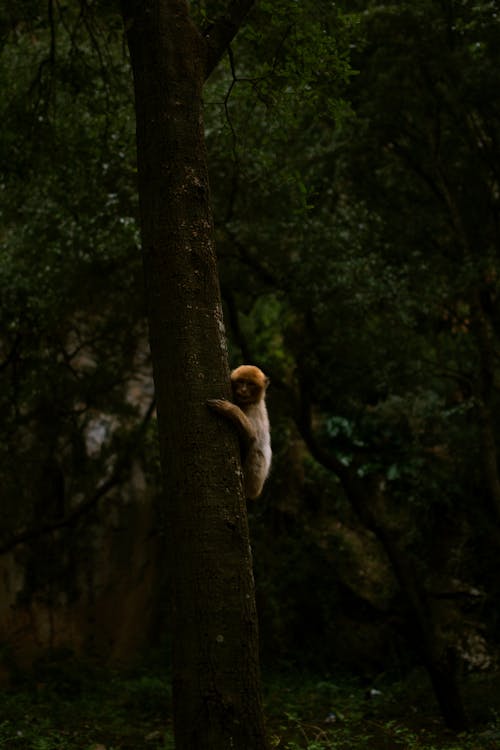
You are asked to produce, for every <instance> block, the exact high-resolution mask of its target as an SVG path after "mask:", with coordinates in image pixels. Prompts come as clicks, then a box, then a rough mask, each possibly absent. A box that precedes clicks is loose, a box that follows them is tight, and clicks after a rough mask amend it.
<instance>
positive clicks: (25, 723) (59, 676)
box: [0, 662, 500, 750]
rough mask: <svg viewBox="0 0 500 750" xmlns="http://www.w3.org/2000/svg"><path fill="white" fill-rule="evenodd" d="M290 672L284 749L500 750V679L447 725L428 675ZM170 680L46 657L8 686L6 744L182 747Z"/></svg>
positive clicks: (276, 723)
mask: <svg viewBox="0 0 500 750" xmlns="http://www.w3.org/2000/svg"><path fill="white" fill-rule="evenodd" d="M377 687H378V688H379V689H378V690H373V689H368V690H367V689H366V687H362V686H361V685H360V684H359V683H357V682H356V681H354V680H349V679H344V680H342V681H335V680H319V679H314V678H310V677H309V678H300V679H299V678H298V677H297V676H291V677H290V676H287V677H281V678H279V679H273V680H268V681H266V685H265V701H266V712H267V717H268V726H269V737H270V744H271V747H272V748H278V749H279V750H500V719H499V718H498V716H497V715H496V714H495V712H494V706H495V703H496V701H495V700H494V698H495V696H497V697H498V690H499V688H498V683H497V682H496V681H495V680H493V678H491V679H486V678H482V681H481V679H479V678H477V679H476V680H473V681H471V687H472V690H471V696H472V699H473V701H475V705H476V709H477V710H476V716H475V718H476V727H475V729H474V731H471V732H469V733H464V734H462V735H459V736H457V735H454V734H452V733H451V732H448V731H447V730H446V729H445V728H444V727H443V725H442V722H441V720H440V718H439V716H438V715H437V714H436V712H435V709H434V706H433V703H432V700H431V699H430V697H429V693H428V691H427V690H426V686H425V683H424V682H423V681H421V680H420V681H419V679H414V678H412V680H410V681H407V682H406V683H404V684H396V685H395V684H389V683H387V684H383V685H377ZM169 706H170V687H169V683H168V680H167V679H166V678H163V677H159V676H158V675H157V674H152V673H150V672H149V673H146V672H142V673H136V674H134V675H133V676H126V675H117V674H110V673H109V672H103V671H96V670H86V669H85V668H84V667H83V666H82V665H75V664H72V663H71V662H67V663H60V662H59V663H57V664H56V665H50V664H47V665H45V666H44V667H43V668H42V669H40V670H38V671H37V672H36V673H35V674H34V675H33V676H32V677H31V678H30V680H29V681H27V680H24V681H23V680H20V681H19V682H18V684H17V685H16V686H15V688H14V687H12V688H10V689H8V690H4V691H2V692H1V693H0V749H1V750H174V743H173V736H172V722H171V716H170V715H169V710H170V709H169Z"/></svg>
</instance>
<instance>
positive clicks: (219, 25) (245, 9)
mask: <svg viewBox="0 0 500 750" xmlns="http://www.w3.org/2000/svg"><path fill="white" fill-rule="evenodd" d="M254 4H255V0H231V2H230V3H229V6H228V8H227V10H226V12H225V13H224V15H222V16H220V17H219V18H218V19H217V20H216V21H215V22H214V23H213V24H211V25H210V26H208V27H207V28H206V29H205V30H204V31H203V37H204V38H205V41H206V45H207V55H206V68H205V77H206V78H208V77H209V75H210V73H211V72H212V71H213V69H214V68H215V66H216V65H217V63H218V62H219V60H220V59H221V57H222V55H223V54H224V52H225V51H226V50H227V48H228V47H229V45H230V44H231V42H232V40H233V39H234V37H235V36H236V34H237V32H238V29H239V28H240V26H241V25H242V23H243V21H244V20H245V18H246V17H247V15H248V13H249V12H250V10H251V9H252V6H253V5H254Z"/></svg>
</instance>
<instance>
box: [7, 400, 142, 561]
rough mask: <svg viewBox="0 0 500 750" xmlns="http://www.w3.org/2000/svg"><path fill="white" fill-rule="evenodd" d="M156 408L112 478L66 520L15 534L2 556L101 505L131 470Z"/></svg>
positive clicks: (78, 518) (120, 458)
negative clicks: (135, 453) (131, 458)
mask: <svg viewBox="0 0 500 750" xmlns="http://www.w3.org/2000/svg"><path fill="white" fill-rule="evenodd" d="M155 408H156V401H155V399H153V400H152V401H151V403H150V405H149V407H148V410H147V411H146V413H145V415H144V417H143V418H142V420H141V422H140V424H139V426H138V427H137V429H136V430H134V432H133V435H132V436H131V439H130V441H129V442H128V450H125V451H124V452H123V454H122V455H121V456H120V457H119V458H118V460H117V461H116V465H115V468H114V469H113V472H112V474H111V476H109V477H108V478H107V479H106V480H105V481H104V482H102V484H100V485H99V486H98V487H97V488H96V490H95V492H94V493H93V495H91V496H90V497H89V498H88V499H87V500H84V501H83V502H82V503H80V504H79V505H78V506H77V507H76V508H73V510H71V511H69V512H68V513H67V514H66V515H65V516H64V518H59V519H58V520H57V521H50V522H48V523H45V524H42V525H41V526H37V527H36V528H31V529H24V530H23V531H19V532H18V533H17V534H13V535H12V536H11V537H10V539H8V540H7V541H5V542H4V543H3V544H0V555H5V554H6V553H7V552H10V551H11V550H13V549H14V548H15V547H18V546H19V545H20V544H25V543H26V542H31V541H33V540H35V539H39V538H40V537H42V536H45V535H47V534H51V533H52V532H54V531H59V530H60V529H63V528H67V527H68V526H74V525H76V524H77V523H78V521H79V520H80V518H82V516H85V515H87V514H88V513H89V512H90V511H91V510H92V509H93V508H94V507H95V506H96V505H97V504H98V503H99V500H101V498H103V497H104V496H105V495H107V494H108V492H109V491H110V490H112V489H113V487H116V485H118V484H120V482H121V481H122V480H123V478H124V475H125V473H126V471H127V469H129V468H130V454H131V453H132V451H134V450H135V449H136V446H137V443H138V438H140V437H141V436H142V435H143V434H144V432H145V430H146V428H147V426H148V424H149V420H150V419H151V417H152V415H153V412H154V410H155Z"/></svg>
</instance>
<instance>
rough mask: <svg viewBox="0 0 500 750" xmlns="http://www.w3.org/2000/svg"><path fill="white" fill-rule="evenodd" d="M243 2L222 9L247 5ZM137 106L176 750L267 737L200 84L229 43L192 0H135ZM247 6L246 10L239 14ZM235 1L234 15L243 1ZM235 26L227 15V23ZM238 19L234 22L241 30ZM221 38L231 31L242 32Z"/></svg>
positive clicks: (130, 25)
mask: <svg viewBox="0 0 500 750" xmlns="http://www.w3.org/2000/svg"><path fill="white" fill-rule="evenodd" d="M250 5H251V3H249V2H246V3H241V2H240V3H238V2H233V3H232V4H231V5H230V7H229V9H228V14H227V15H226V16H225V17H224V18H225V21H224V22H225V23H226V24H227V18H228V17H232V18H236V19H237V21H238V22H239V23H241V21H242V20H243V18H244V12H243V10H244V6H245V7H247V9H248V7H250ZM122 7H123V15H124V22H125V28H126V31H127V37H128V45H129V49H130V56H131V61H132V68H133V73H134V84H135V102H136V118H137V158H138V171H139V199H140V212H141V226H142V244H143V256H144V272H145V282H146V297H147V304H148V316H149V324H150V341H151V351H152V359H153V370H154V379H155V389H156V397H157V405H158V427H159V435H160V457H161V464H162V472H163V477H164V486H165V502H166V508H167V512H166V516H167V520H168V529H169V546H170V550H169V555H170V566H171V577H172V581H173V584H172V588H173V603H172V605H173V633H172V640H173V693H174V728H175V741H176V748H177V750H201V749H206V750H220V749H221V748H238V750H247V749H248V750H263V748H266V747H267V744H266V739H265V730H264V721H263V713H262V705H261V695H260V678H259V664H258V640H257V615H256V608H255V596H254V582H253V575H252V561H251V550H250V546H249V533H248V524H247V515H246V506H245V501H244V496H243V490H242V481H241V466H240V462H239V449H238V444H237V439H236V436H235V434H234V433H233V431H232V430H231V427H230V425H226V424H225V423H222V422H221V421H220V420H218V419H217V417H216V416H214V415H213V414H212V413H211V412H209V410H208V409H207V407H206V400H207V399H208V398H213V397H224V398H229V397H230V385H229V368H228V361H227V360H228V358H227V351H226V344H225V334H224V326H223V319H222V308H221V302H220V292H219V286H218V279H217V270H216V258H215V250H214V240H213V222H212V214H211V206H210V195H209V184H208V172H207V158H206V152H205V142H204V130H203V116H202V88H203V83H204V80H205V77H206V75H207V74H208V73H209V72H210V70H211V66H213V64H215V62H216V60H217V59H218V57H220V54H221V52H220V46H219V48H218V50H217V44H216V42H215V41H213V40H212V43H211V44H210V45H209V44H208V42H207V40H206V39H205V37H204V36H203V35H202V34H201V33H200V32H199V31H198V29H197V28H196V27H195V26H194V25H193V23H192V22H191V20H190V18H189V12H188V7H187V3H186V2H185V0H146V1H145V2H138V1H137V0H123V2H122ZM236 10H239V11H240V16H238V15H236V16H235V15H234V14H235V13H236ZM232 11H234V12H233V15H231V13H232ZM223 25H224V24H223ZM236 29H237V22H236V21H235V24H233V26H232V28H231V33H232V34H233V35H234V33H235V31H236ZM213 33H214V34H215V36H214V37H213V39H219V38H220V39H222V41H221V42H220V44H228V43H229V41H230V38H232V37H231V33H229V32H228V31H226V33H225V34H221V36H220V37H219V36H218V32H217V33H216V32H215V31H214V32H213Z"/></svg>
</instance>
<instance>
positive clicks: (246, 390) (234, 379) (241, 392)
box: [231, 365, 269, 406]
mask: <svg viewBox="0 0 500 750" xmlns="http://www.w3.org/2000/svg"><path fill="white" fill-rule="evenodd" d="M231 385H232V387H233V398H234V400H235V402H236V403H237V404H238V405H239V406H246V405H249V404H256V403H258V402H259V401H261V400H262V399H263V398H264V396H265V394H266V388H267V386H268V385H269V378H268V377H266V376H265V375H264V373H263V372H262V370H259V368H258V367H254V365H240V367H237V368H236V370H233V371H232V373H231Z"/></svg>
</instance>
